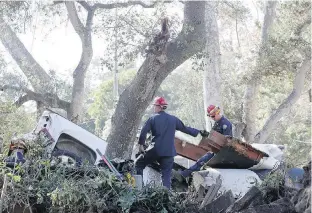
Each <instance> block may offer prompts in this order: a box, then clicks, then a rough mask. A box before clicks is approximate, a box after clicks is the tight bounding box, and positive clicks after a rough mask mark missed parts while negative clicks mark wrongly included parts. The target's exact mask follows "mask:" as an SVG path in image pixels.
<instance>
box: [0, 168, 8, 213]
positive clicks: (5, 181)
mask: <svg viewBox="0 0 312 213" xmlns="http://www.w3.org/2000/svg"><path fill="white" fill-rule="evenodd" d="M7 186H8V176H7V175H6V174H5V175H4V181H3V186H2V191H1V198H0V212H3V200H4V196H5V193H6V189H7Z"/></svg>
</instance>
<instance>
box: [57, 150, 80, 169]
mask: <svg viewBox="0 0 312 213" xmlns="http://www.w3.org/2000/svg"><path fill="white" fill-rule="evenodd" d="M81 163H82V158H80V157H79V156H77V155H75V154H74V153H72V152H69V151H66V150H55V151H53V152H52V161H51V165H52V166H57V165H63V166H66V167H77V166H80V165H81Z"/></svg>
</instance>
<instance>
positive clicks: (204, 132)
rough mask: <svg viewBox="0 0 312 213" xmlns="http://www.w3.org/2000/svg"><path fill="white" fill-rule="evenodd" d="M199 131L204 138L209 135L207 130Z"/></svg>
mask: <svg viewBox="0 0 312 213" xmlns="http://www.w3.org/2000/svg"><path fill="white" fill-rule="evenodd" d="M199 133H200V134H201V136H202V137H204V138H207V137H208V136H209V132H207V131H206V130H200V131H199Z"/></svg>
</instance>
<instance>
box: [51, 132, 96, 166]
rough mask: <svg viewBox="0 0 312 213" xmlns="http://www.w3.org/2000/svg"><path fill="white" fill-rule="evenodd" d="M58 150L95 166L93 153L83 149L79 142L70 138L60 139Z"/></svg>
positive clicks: (57, 144) (57, 145)
mask: <svg viewBox="0 0 312 213" xmlns="http://www.w3.org/2000/svg"><path fill="white" fill-rule="evenodd" d="M56 148H57V150H66V151H68V152H70V153H73V154H75V155H76V156H78V157H80V158H81V159H82V162H83V163H85V162H87V163H90V164H92V165H93V164H94V163H95V158H94V156H93V155H92V153H91V151H90V150H88V149H87V148H85V147H83V146H82V145H81V144H80V143H79V142H76V141H75V140H72V139H69V138H60V139H59V140H58V141H57V143H56Z"/></svg>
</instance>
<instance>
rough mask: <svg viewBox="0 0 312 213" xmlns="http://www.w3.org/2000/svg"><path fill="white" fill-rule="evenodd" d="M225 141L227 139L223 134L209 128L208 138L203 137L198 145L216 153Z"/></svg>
mask: <svg viewBox="0 0 312 213" xmlns="http://www.w3.org/2000/svg"><path fill="white" fill-rule="evenodd" d="M227 143H228V141H227V139H226V137H225V136H224V135H222V134H220V133H219V132H216V131H214V130H211V132H210V134H209V136H208V138H203V139H202V140H201V141H200V143H199V144H198V146H200V147H202V148H204V149H207V150H209V149H211V151H212V152H214V153H217V152H219V151H220V149H221V148H222V147H223V146H225V145H226V144H227Z"/></svg>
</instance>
